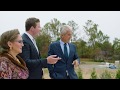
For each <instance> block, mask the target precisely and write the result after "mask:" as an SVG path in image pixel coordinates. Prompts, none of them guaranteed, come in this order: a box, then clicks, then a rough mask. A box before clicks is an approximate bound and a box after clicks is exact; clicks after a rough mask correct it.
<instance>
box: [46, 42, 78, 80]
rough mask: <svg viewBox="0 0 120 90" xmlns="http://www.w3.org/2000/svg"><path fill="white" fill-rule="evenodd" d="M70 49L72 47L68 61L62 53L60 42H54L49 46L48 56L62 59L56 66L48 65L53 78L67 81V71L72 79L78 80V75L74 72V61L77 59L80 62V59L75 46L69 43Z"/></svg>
mask: <svg viewBox="0 0 120 90" xmlns="http://www.w3.org/2000/svg"><path fill="white" fill-rule="evenodd" d="M69 47H70V54H69V59H68V60H66V58H65V57H64V54H63V52H62V49H61V46H60V42H59V41H57V42H54V43H52V44H51V45H50V46H49V50H48V56H49V55H57V56H59V57H61V58H62V59H61V60H59V61H58V62H57V63H56V64H54V65H52V64H48V70H49V74H50V77H51V78H53V79H67V73H66V70H67V71H68V74H69V78H70V79H78V77H77V74H76V73H75V70H74V65H72V63H73V61H74V60H76V59H77V60H78V61H79V60H80V59H79V58H78V55H77V53H76V47H75V45H74V44H72V43H69Z"/></svg>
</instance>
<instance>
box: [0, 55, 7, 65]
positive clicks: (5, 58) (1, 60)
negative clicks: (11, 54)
mask: <svg viewBox="0 0 120 90" xmlns="http://www.w3.org/2000/svg"><path fill="white" fill-rule="evenodd" d="M1 62H9V59H8V57H6V56H0V63H1Z"/></svg>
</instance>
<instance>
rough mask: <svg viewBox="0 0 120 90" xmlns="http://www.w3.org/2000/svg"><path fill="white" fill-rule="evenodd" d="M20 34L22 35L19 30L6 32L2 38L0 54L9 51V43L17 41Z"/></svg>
mask: <svg viewBox="0 0 120 90" xmlns="http://www.w3.org/2000/svg"><path fill="white" fill-rule="evenodd" d="M18 34H20V32H19V30H18V29H13V30H9V31H6V32H4V33H3V34H2V35H1V36H0V52H1V53H4V52H8V51H9V49H10V47H9V46H8V44H7V43H8V41H10V42H13V41H14V40H15V39H17V37H18Z"/></svg>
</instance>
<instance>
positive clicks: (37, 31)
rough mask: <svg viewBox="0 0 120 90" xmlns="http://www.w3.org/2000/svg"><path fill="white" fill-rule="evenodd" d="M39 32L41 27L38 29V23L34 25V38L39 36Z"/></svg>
mask: <svg viewBox="0 0 120 90" xmlns="http://www.w3.org/2000/svg"><path fill="white" fill-rule="evenodd" d="M40 30H41V27H40V22H38V23H36V27H35V28H34V32H33V33H34V36H37V35H38V34H40Z"/></svg>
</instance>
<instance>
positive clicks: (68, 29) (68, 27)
mask: <svg viewBox="0 0 120 90" xmlns="http://www.w3.org/2000/svg"><path fill="white" fill-rule="evenodd" d="M67 31H71V32H72V27H71V26H69V25H64V26H62V28H61V35H63V34H66V33H67Z"/></svg>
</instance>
